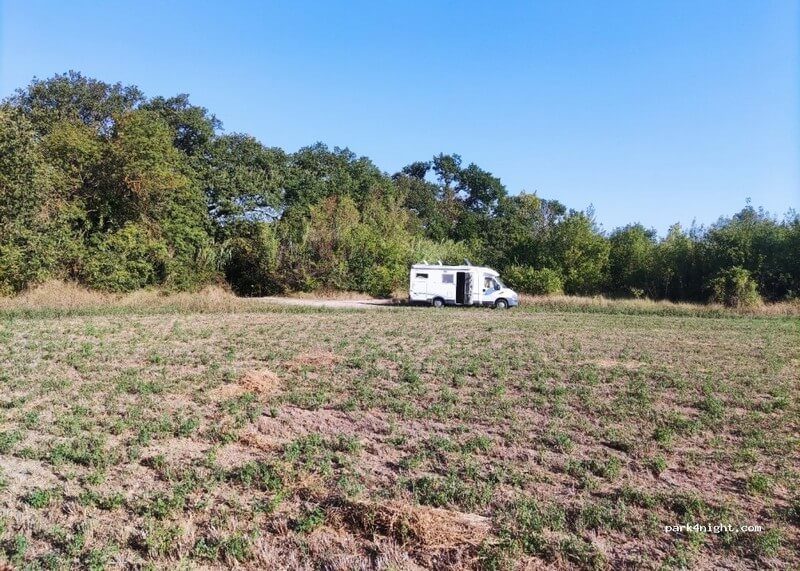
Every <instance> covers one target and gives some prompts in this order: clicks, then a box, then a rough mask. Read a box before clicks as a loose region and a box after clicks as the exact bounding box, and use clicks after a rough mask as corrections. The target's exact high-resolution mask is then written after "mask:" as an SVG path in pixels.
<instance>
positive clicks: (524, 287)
mask: <svg viewBox="0 0 800 571" xmlns="http://www.w3.org/2000/svg"><path fill="white" fill-rule="evenodd" d="M503 279H504V280H505V281H506V282H508V285H509V287H511V288H513V289H515V290H517V291H519V292H522V293H530V294H533V295H551V294H559V293H563V292H564V283H563V281H562V280H561V276H560V275H559V273H558V272H556V271H555V270H551V269H550V268H542V269H541V270H537V269H535V268H532V267H530V266H511V267H509V268H506V270H505V272H503Z"/></svg>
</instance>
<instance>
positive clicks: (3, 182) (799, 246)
mask: <svg viewBox="0 0 800 571" xmlns="http://www.w3.org/2000/svg"><path fill="white" fill-rule="evenodd" d="M220 129H221V123H220V122H219V121H218V120H217V118H216V117H215V116H214V115H213V114H211V113H210V112H209V111H208V110H207V109H205V108H203V107H199V106H196V105H193V104H192V103H191V102H190V100H189V97H188V95H185V94H179V95H176V96H173V97H153V98H146V97H145V96H144V95H143V94H142V92H141V91H140V90H139V89H138V88H136V87H135V86H124V85H122V84H108V83H105V82H102V81H98V80H95V79H92V78H87V77H84V76H83V75H81V74H80V73H77V72H73V71H70V72H68V73H65V74H61V75H55V76H53V77H51V78H49V79H44V80H39V79H34V80H33V81H32V82H31V83H30V84H29V85H28V86H27V87H25V88H23V89H19V90H17V91H16V92H15V93H14V95H12V96H11V97H9V98H8V99H6V100H5V101H4V102H3V103H2V104H1V105H0V295H12V294H16V293H18V292H20V291H22V290H24V289H26V288H29V287H31V286H35V285H36V284H38V283H41V282H43V281H45V280H48V279H72V280H78V281H81V282H82V283H84V284H85V285H88V286H90V287H94V288H98V289H102V290H106V291H131V290H134V289H138V288H142V287H150V286H155V287H161V288H166V289H171V290H194V289H197V288H199V287H201V286H202V285H203V284H206V283H210V282H213V281H215V280H217V279H219V278H220V277H221V276H222V275H224V276H225V278H226V279H227V280H228V282H229V283H230V284H231V287H232V288H233V289H234V290H235V291H236V292H237V293H240V294H243V295H264V294H270V293H276V292H284V291H292V290H302V291H310V290H315V289H340V290H357V291H363V292H368V293H371V294H374V295H388V294H390V293H392V292H393V291H396V290H398V289H400V288H403V287H405V284H406V283H407V278H408V276H407V271H408V266H409V265H410V264H412V263H415V262H419V261H421V260H429V261H434V262H435V261H438V260H442V261H443V262H444V263H461V262H462V261H463V260H464V259H468V260H470V261H471V262H472V263H479V264H486V265H490V266H493V267H495V268H497V269H499V270H501V271H502V272H503V273H504V276H505V277H506V278H507V280H508V282H509V284H510V285H512V287H515V288H517V289H519V290H520V291H524V292H529V293H545V294H546V293H555V292H560V291H562V290H563V291H564V292H566V293H568V294H584V295H586V294H588V295H594V294H598V293H607V294H612V295H625V296H629V295H633V296H636V297H639V296H644V295H646V296H648V297H651V298H668V299H673V300H681V299H689V300H702V299H707V298H708V295H709V292H710V294H711V296H712V298H713V299H714V300H716V301H719V302H721V303H725V304H727V305H732V306H747V305H752V304H755V303H758V302H759V300H760V295H762V296H764V298H765V299H767V300H770V301H773V300H781V299H792V298H796V297H798V296H800V256H798V255H797V252H798V251H800V216H798V214H797V213H795V212H790V213H789V215H788V216H787V217H786V218H785V219H784V220H783V221H780V222H779V221H778V220H777V219H775V218H773V217H771V216H770V215H768V214H767V213H765V212H764V211H762V210H755V209H754V208H752V207H751V206H750V205H749V204H748V205H747V206H746V207H745V208H744V209H742V210H741V212H739V213H737V214H735V215H734V216H732V217H730V218H724V219H720V220H719V221H718V222H717V223H716V224H714V225H712V226H711V227H710V228H707V229H705V228H695V227H693V228H691V229H690V230H689V231H688V232H685V231H684V230H683V229H681V228H680V226H678V225H676V226H673V227H672V228H670V231H669V233H668V235H667V236H666V237H665V238H664V239H662V240H658V239H657V238H656V236H655V233H654V232H653V231H651V230H647V229H645V228H644V227H642V226H641V225H640V224H631V225H628V226H625V227H623V228H620V229H617V230H615V231H613V232H612V233H611V234H610V235H606V234H605V233H603V232H602V231H601V230H600V229H599V228H598V227H597V226H596V224H595V222H594V219H593V216H592V212H591V210H589V211H587V212H576V211H573V210H568V209H567V208H566V207H565V206H564V205H563V204H561V203H559V202H557V201H555V200H547V199H544V198H541V197H539V196H537V195H535V194H533V195H531V194H525V193H521V194H518V195H515V196H509V195H508V193H507V191H506V188H505V186H504V185H503V184H502V182H501V181H500V179H499V178H498V177H496V176H495V175H494V174H492V173H490V172H488V171H486V170H483V169H482V168H480V167H479V166H477V165H476V164H474V163H470V164H467V165H466V166H465V165H464V163H463V161H462V158H461V157H460V156H459V155H457V154H444V153H440V154H438V155H436V156H434V157H432V158H431V159H430V160H429V161H417V162H414V163H411V164H410V165H408V166H406V167H404V168H403V169H402V170H401V171H400V172H398V173H396V174H394V175H393V176H388V175H387V174H385V173H383V172H381V170H380V169H379V168H378V167H377V166H376V165H375V164H373V163H372V162H371V161H370V160H369V159H368V158H366V157H363V156H358V155H356V154H355V153H353V152H352V151H350V150H349V149H347V148H339V147H334V148H333V149H330V148H328V147H327V146H326V145H324V144H322V143H316V144H314V145H311V146H308V147H304V148H302V149H300V150H298V151H297V152H295V153H286V152H284V151H283V150H281V149H278V148H274V147H267V146H265V145H263V144H262V143H261V142H259V141H258V140H256V139H255V138H253V137H251V136H248V135H245V134H237V133H234V134H222V133H221V132H220ZM759 294H760V295H759Z"/></svg>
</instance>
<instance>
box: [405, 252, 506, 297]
mask: <svg viewBox="0 0 800 571" xmlns="http://www.w3.org/2000/svg"><path fill="white" fill-rule="evenodd" d="M465 262H466V261H465ZM408 292H409V293H408V301H409V303H412V304H413V303H427V304H430V305H432V306H434V307H442V306H443V305H485V306H490V307H496V308H498V309H505V308H507V307H514V306H516V305H519V296H517V293H516V292H515V291H514V290H512V289H510V288H508V287H506V286H505V285H504V284H503V282H502V281H501V280H500V274H498V273H497V272H496V271H494V270H493V269H492V268H486V267H482V266H473V265H471V264H469V263H468V262H466V263H465V264H464V265H463V266H444V265H442V263H441V262H439V263H438V264H428V263H427V262H424V261H423V263H421V264H414V265H413V266H411V272H410V276H409V285H408Z"/></svg>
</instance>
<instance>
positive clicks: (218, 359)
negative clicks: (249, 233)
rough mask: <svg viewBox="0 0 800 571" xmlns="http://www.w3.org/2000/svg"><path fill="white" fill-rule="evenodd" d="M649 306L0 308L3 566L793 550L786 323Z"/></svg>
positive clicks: (715, 557)
mask: <svg viewBox="0 0 800 571" xmlns="http://www.w3.org/2000/svg"><path fill="white" fill-rule="evenodd" d="M621 307H622V306H621ZM584 309H585V308H584ZM663 313H664V312H663V311H659V312H647V311H641V312H637V311H634V310H629V308H628V309H626V307H622V309H621V310H619V311H617V310H615V308H614V307H613V305H609V306H604V307H601V308H596V310H595V311H590V312H587V311H580V310H569V308H559V307H557V306H553V307H545V308H542V307H536V306H533V308H528V309H525V308H520V309H518V310H510V311H506V312H501V311H492V310H484V309H474V310H460V309H445V310H439V311H437V310H431V309H426V308H419V309H415V308H388V309H380V310H374V311H363V310H362V311H359V310H331V309H308V308H299V307H273V306H268V305H264V304H259V303H258V302H254V301H252V300H251V301H247V302H245V301H235V300H227V299H221V300H216V301H214V302H211V303H208V304H202V303H199V304H195V305H192V304H191V303H188V304H187V303H175V304H171V303H168V302H164V303H160V304H159V303H156V304H150V305H148V304H147V303H140V304H138V305H137V304H136V303H130V304H127V305H125V304H118V303H99V304H95V305H87V306H77V307H68V308H64V307H62V308H60V309H53V310H48V309H47V308H42V307H24V306H21V307H20V308H17V309H14V308H8V307H7V308H6V309H5V310H3V311H2V312H0V387H1V389H0V568H2V566H3V563H2V562H5V563H7V564H8V565H9V566H11V567H12V568H16V567H20V568H40V567H41V568H57V569H68V568H74V567H88V568H96V569H100V568H107V567H109V568H115V567H134V568H147V567H154V568H176V567H181V568H198V567H199V568H214V567H225V566H233V565H239V566H241V567H245V568H284V567H290V568H329V569H353V568H356V569H358V568H395V569H413V568H417V567H426V568H428V567H430V568H458V569H460V568H488V569H498V568H499V569H504V568H524V567H526V566H527V567H528V568H538V567H541V566H552V567H556V568H565V567H580V568H604V567H608V568H620V567H636V568H652V569H658V568H687V567H692V568H713V567H719V566H727V567H728V568H756V567H761V568H763V567H772V568H781V569H784V568H785V569H790V568H798V567H800V552H798V549H800V548H798V545H800V420H799V419H800V406H798V398H797V396H798V394H800V320H798V319H797V318H792V317H780V316H767V317H747V316H740V315H734V314H730V315H725V314H724V312H723V313H720V314H714V315H693V314H692V312H691V311H689V310H687V311H686V312H685V315H681V311H676V312H675V313H676V315H664V314H663ZM686 523H689V524H695V523H697V524H703V525H728V524H730V525H733V526H761V527H762V528H763V529H762V531H760V532H745V531H723V532H721V533H707V532H702V531H688V532H687V531H683V532H671V531H670V532H668V531H665V526H667V525H669V526H672V525H678V524H686Z"/></svg>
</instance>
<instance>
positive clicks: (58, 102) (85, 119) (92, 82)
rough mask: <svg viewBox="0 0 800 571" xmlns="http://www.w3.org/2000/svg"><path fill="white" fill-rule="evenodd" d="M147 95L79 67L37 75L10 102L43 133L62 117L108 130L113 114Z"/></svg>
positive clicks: (133, 105)
mask: <svg viewBox="0 0 800 571" xmlns="http://www.w3.org/2000/svg"><path fill="white" fill-rule="evenodd" d="M143 101H144V95H143V94H142V92H141V91H140V90H139V88H138V87H135V86H124V85H122V84H121V83H115V84H109V83H105V82H103V81H98V80H96V79H91V78H88V77H84V76H83V75H82V74H81V73H79V72H76V71H71V70H70V71H68V72H67V73H63V74H56V75H54V76H53V77H51V78H49V79H45V80H40V79H37V78H34V79H33V81H31V83H30V84H29V85H28V87H26V88H25V89H18V90H17V91H16V92H15V93H14V95H12V96H11V98H10V99H9V102H10V103H11V104H12V105H13V106H14V107H17V108H19V109H20V110H21V111H22V112H23V113H24V114H25V115H26V116H27V117H28V118H29V119H30V121H31V122H32V123H33V125H34V127H35V128H36V129H37V130H38V131H39V132H40V133H46V132H48V131H49V130H50V128H51V126H52V125H53V123H55V122H56V121H59V120H63V119H66V120H69V121H71V120H77V121H80V122H82V123H84V124H85V125H87V126H89V127H92V128H94V129H97V130H98V132H100V133H103V134H108V133H110V132H111V130H112V129H113V127H114V118H115V117H116V116H118V115H121V114H123V113H125V112H127V111H131V110H133V109H135V108H136V107H137V106H138V105H139V104H140V103H142V102H143Z"/></svg>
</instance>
